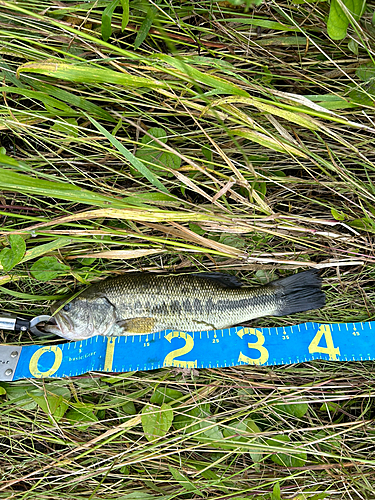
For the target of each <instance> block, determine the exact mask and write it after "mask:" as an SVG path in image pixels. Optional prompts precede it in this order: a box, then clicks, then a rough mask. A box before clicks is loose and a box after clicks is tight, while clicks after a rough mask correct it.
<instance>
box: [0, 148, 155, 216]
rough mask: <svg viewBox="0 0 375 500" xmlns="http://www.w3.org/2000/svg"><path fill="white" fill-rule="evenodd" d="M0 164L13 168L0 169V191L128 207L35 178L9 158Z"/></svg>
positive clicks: (67, 186) (67, 184)
mask: <svg viewBox="0 0 375 500" xmlns="http://www.w3.org/2000/svg"><path fill="white" fill-rule="evenodd" d="M0 164H3V165H7V166H11V167H13V168H12V170H10V169H8V168H6V169H5V168H0V189H4V190H6V191H14V192H16V193H26V194H33V195H39V196H45V197H48V198H59V199H62V200H69V201H74V202H77V203H86V204H90V205H96V206H100V207H107V208H108V207H116V208H125V207H128V204H126V203H124V202H123V201H121V200H118V199H113V198H112V197H110V196H104V195H101V194H98V193H95V192H93V191H88V190H86V189H82V188H80V187H78V186H75V185H74V184H69V183H68V182H59V181H50V180H44V179H41V178H40V177H42V176H43V174H39V173H38V174H37V175H38V176H39V175H40V177H35V172H34V171H33V170H32V169H31V168H30V167H28V166H27V165H26V164H25V163H23V162H18V161H17V160H14V159H13V158H11V157H10V156H6V155H2V154H0ZM14 169H18V170H23V171H26V172H27V175H25V174H20V173H18V172H14V171H13V170H14ZM30 172H33V175H30ZM164 189H165V188H164ZM0 208H1V207H0Z"/></svg>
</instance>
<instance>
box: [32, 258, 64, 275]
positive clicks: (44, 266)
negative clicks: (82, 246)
mask: <svg viewBox="0 0 375 500" xmlns="http://www.w3.org/2000/svg"><path fill="white" fill-rule="evenodd" d="M69 269H70V268H69V266H66V265H65V264H61V262H59V261H58V260H57V259H56V257H42V258H41V259H39V260H37V261H36V262H34V264H33V265H32V266H31V269H30V272H31V275H32V276H33V277H34V278H35V279H37V280H39V281H50V280H53V279H55V278H57V276H58V275H59V274H60V273H63V272H66V271H68V270H69Z"/></svg>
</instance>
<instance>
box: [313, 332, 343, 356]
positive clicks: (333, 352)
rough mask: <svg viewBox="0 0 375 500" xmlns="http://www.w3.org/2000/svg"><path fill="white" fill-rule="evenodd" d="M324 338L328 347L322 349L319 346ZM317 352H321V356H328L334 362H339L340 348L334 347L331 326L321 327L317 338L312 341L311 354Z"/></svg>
mask: <svg viewBox="0 0 375 500" xmlns="http://www.w3.org/2000/svg"><path fill="white" fill-rule="evenodd" d="M323 336H324V338H325V341H326V344H327V347H322V346H320V345H319V342H320V341H321V339H322V337H323ZM315 352H320V353H321V354H328V355H329V359H331V360H332V361H337V357H336V356H340V348H339V347H335V346H334V345H333V339H332V332H331V329H330V327H329V325H320V327H319V330H318V331H317V333H316V335H315V337H314V338H313V339H312V341H311V343H310V345H309V353H310V354H313V353H315Z"/></svg>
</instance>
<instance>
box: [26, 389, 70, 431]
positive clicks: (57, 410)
mask: <svg viewBox="0 0 375 500" xmlns="http://www.w3.org/2000/svg"><path fill="white" fill-rule="evenodd" d="M59 389H63V388H58V387H56V388H54V389H53V392H52V391H50V390H48V388H47V391H46V394H42V395H37V394H35V393H33V392H31V393H30V396H31V397H32V398H33V400H34V401H35V402H36V403H37V404H38V406H39V407H40V408H41V409H42V410H43V411H44V413H46V414H47V415H48V419H49V420H50V421H51V422H53V419H54V420H56V422H58V421H59V420H61V419H62V417H63V416H64V414H65V412H66V410H67V409H68V407H69V405H68V403H67V401H66V399H68V400H69V399H70V397H68V398H64V395H63V394H62V392H63V391H60V390H59ZM51 416H52V417H53V419H52V418H51Z"/></svg>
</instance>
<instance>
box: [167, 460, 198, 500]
mask: <svg viewBox="0 0 375 500" xmlns="http://www.w3.org/2000/svg"><path fill="white" fill-rule="evenodd" d="M168 469H169V471H170V473H171V474H172V476H173V477H174V479H175V480H176V481H177V482H178V483H179V485H180V486H182V487H183V488H184V490H186V491H191V492H192V493H194V494H195V495H199V496H200V497H204V496H205V495H204V493H202V492H201V491H200V490H199V489H198V488H197V487H196V486H195V484H194V483H193V482H192V481H190V480H189V479H188V478H187V477H186V476H184V474H181V472H180V471H178V470H177V469H175V468H174V467H171V466H170V465H169V466H168Z"/></svg>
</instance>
